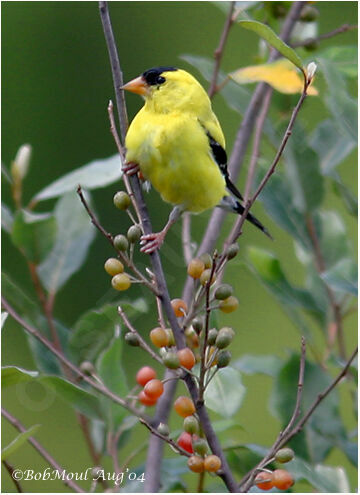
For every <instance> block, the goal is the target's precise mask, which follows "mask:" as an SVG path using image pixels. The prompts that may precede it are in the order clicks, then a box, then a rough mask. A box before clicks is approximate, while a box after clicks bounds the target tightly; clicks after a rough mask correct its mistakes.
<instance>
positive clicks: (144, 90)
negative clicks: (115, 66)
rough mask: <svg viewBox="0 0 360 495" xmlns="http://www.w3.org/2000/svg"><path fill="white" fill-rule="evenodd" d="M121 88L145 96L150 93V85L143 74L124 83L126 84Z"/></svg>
mask: <svg viewBox="0 0 360 495" xmlns="http://www.w3.org/2000/svg"><path fill="white" fill-rule="evenodd" d="M121 89H125V90H126V91H131V92H132V93H136V94H138V95H142V96H145V95H146V94H148V90H149V86H148V84H147V83H146V81H145V79H144V78H143V77H142V76H139V77H136V78H135V79H132V80H131V81H129V82H128V83H126V84H124V86H121Z"/></svg>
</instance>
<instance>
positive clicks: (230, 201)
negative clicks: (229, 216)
mask: <svg viewBox="0 0 360 495" xmlns="http://www.w3.org/2000/svg"><path fill="white" fill-rule="evenodd" d="M218 207H219V208H223V209H224V210H228V211H232V212H235V213H239V215H242V214H243V213H244V210H245V208H244V206H243V205H242V204H241V203H239V201H237V200H236V199H235V198H234V197H233V196H224V197H223V199H222V200H221V202H220V203H219V204H218ZM246 220H248V221H249V222H251V223H252V224H253V225H255V227H257V228H258V229H260V230H261V231H262V232H264V234H265V235H267V236H268V237H269V238H270V239H271V240H272V241H273V240H274V239H273V237H272V236H271V234H270V233H269V231H268V230H267V229H266V228H265V227H264V226H263V224H262V223H261V222H260V221H259V220H258V219H257V218H256V217H254V215H253V214H252V213H250V212H248V214H247V215H246Z"/></svg>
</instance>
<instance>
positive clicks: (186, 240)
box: [181, 212, 192, 265]
mask: <svg viewBox="0 0 360 495" xmlns="http://www.w3.org/2000/svg"><path fill="white" fill-rule="evenodd" d="M190 230H191V216H190V213H189V212H185V213H183V216H182V231H181V239H182V245H183V253H184V259H185V263H186V264H187V265H188V264H189V263H190V261H191V259H192V249H191V231H190Z"/></svg>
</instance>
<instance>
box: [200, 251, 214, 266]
mask: <svg viewBox="0 0 360 495" xmlns="http://www.w3.org/2000/svg"><path fill="white" fill-rule="evenodd" d="M199 258H200V259H201V261H202V262H203V263H204V265H205V268H211V267H212V264H213V262H212V257H211V256H210V254H209V253H204V254H202V255H201V256H199Z"/></svg>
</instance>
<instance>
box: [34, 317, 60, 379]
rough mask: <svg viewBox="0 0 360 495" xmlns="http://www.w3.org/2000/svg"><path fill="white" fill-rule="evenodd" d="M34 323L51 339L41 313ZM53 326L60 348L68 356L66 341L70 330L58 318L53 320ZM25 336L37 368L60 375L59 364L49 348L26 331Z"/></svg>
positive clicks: (46, 323)
mask: <svg viewBox="0 0 360 495" xmlns="http://www.w3.org/2000/svg"><path fill="white" fill-rule="evenodd" d="M34 324H35V326H36V327H37V328H38V329H39V330H40V331H41V333H42V334H43V335H44V336H46V337H47V338H48V339H49V340H51V339H52V337H51V333H50V332H49V326H48V322H47V320H46V318H45V317H44V316H43V315H39V316H38V318H37V319H36V321H35V322H34ZM54 327H55V330H56V333H57V335H58V337H59V340H60V344H61V348H62V350H63V352H64V354H65V356H67V357H69V349H68V341H69V336H70V331H69V329H68V328H67V327H65V326H64V325H63V324H62V323H60V322H59V321H58V320H54ZM26 338H27V340H28V343H29V347H30V350H31V352H32V356H33V358H34V360H35V363H36V365H37V368H38V369H39V370H40V371H42V372H43V373H46V374H49V375H50V374H51V375H62V367H61V364H60V362H59V360H58V359H57V357H56V356H54V354H53V353H52V352H51V351H50V349H48V348H47V347H46V346H44V344H42V343H41V342H40V341H39V340H38V339H36V338H35V337H33V336H32V335H30V334H28V333H26Z"/></svg>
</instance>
